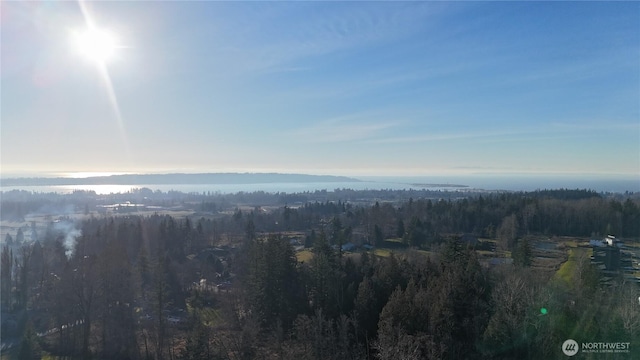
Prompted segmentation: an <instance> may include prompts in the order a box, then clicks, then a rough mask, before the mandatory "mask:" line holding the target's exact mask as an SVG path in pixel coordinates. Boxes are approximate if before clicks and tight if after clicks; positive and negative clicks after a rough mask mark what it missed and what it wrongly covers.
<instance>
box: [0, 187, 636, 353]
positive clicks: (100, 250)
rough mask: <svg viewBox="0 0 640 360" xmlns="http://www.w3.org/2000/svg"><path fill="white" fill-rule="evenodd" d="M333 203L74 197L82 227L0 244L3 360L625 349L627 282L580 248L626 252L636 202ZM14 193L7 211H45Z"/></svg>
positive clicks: (479, 197)
mask: <svg viewBox="0 0 640 360" xmlns="http://www.w3.org/2000/svg"><path fill="white" fill-rule="evenodd" d="M344 194H346V195H349V196H344V197H343V198H342V199H340V198H337V199H336V198H331V199H329V198H325V199H324V200H321V199H319V198H318V196H319V195H318V194H315V195H314V194H299V195H296V196H291V197H289V198H285V199H282V198H280V199H277V200H276V199H275V198H274V196H273V195H267V194H261V195H260V194H259V196H256V198H260V197H261V198H262V199H263V200H265V199H266V201H264V202H265V203H268V205H272V206H270V207H265V206H264V205H265V204H264V203H261V202H260V201H259V200H253V201H252V202H250V204H251V206H242V207H241V206H237V204H238V203H239V201H238V198H237V196H238V195H236V198H223V197H209V196H204V197H202V196H195V195H194V196H192V198H191V199H190V200H188V199H187V200H185V199H184V198H183V199H181V200H179V201H177V203H178V204H181V203H182V204H184V203H185V202H189V201H191V204H192V206H193V207H195V208H196V209H197V211H196V212H194V213H193V214H192V215H190V216H176V215H174V214H167V213H162V212H161V211H159V212H156V213H152V214H146V213H145V214H138V213H135V212H130V213H123V214H107V215H101V214H99V213H97V212H95V211H94V209H95V205H96V203H95V202H91V203H87V201H85V200H84V199H85V198H84V197H82V200H81V201H78V202H77V203H74V206H75V207H76V208H80V209H85V210H84V212H85V214H84V216H83V217H82V219H81V220H78V219H74V218H71V217H65V216H60V217H57V218H52V219H51V220H50V221H49V223H47V224H46V226H45V227H44V229H43V230H42V229H41V230H38V229H37V228H36V227H35V226H34V227H33V228H32V229H30V231H31V234H30V236H29V238H30V240H31V241H25V234H24V232H25V231H27V229H25V230H24V231H23V230H22V229H19V230H18V231H17V233H15V234H14V235H11V234H7V236H6V238H5V242H4V245H3V248H2V255H1V258H0V260H1V264H0V270H1V271H0V276H1V279H0V283H1V289H0V291H1V305H2V341H3V342H4V343H7V344H11V345H10V346H7V350H5V351H3V353H2V359H40V358H59V359H158V360H160V359H172V360H173V359H176V360H178V359H189V360H191V359H229V360H236V359H237V360H240V359H354V360H355V359H514V358H520V359H540V358H544V359H556V358H558V359H561V358H565V357H566V356H565V355H564V354H563V352H562V349H561V346H562V344H563V342H564V341H565V340H567V339H574V340H576V341H578V342H579V343H580V342H615V343H625V344H627V348H626V350H625V351H623V352H621V353H610V354H606V356H608V357H606V358H638V357H640V304H639V303H638V296H639V295H640V287H639V286H638V283H634V282H632V281H628V279H626V278H624V277H622V276H621V275H618V276H612V275H609V277H613V279H612V281H607V282H603V281H602V279H603V274H602V273H601V271H600V270H599V269H598V268H597V267H596V266H594V265H592V264H591V262H590V260H589V257H588V256H587V255H585V254H588V253H589V251H590V250H587V249H586V248H580V244H581V243H584V242H585V241H586V242H587V243H588V240H589V239H590V238H602V237H603V236H606V235H615V236H617V237H618V238H620V239H622V240H624V241H625V244H626V245H627V246H630V247H633V248H637V247H640V200H639V199H637V198H635V197H633V196H622V197H620V196H618V197H615V196H607V195H605V194H599V193H596V192H593V191H587V190H544V191H536V192H527V193H493V194H472V195H470V196H458V197H454V198H451V197H445V196H436V197H432V198H430V197H427V196H420V195H421V194H420V192H412V193H411V194H409V196H406V195H407V194H404V195H402V196H400V195H399V194H398V193H395V195H394V193H393V192H392V193H390V194H391V195H390V197H391V198H389V199H383V198H382V197H380V196H379V195H381V194H377V195H378V196H376V197H375V199H374V200H371V201H369V202H365V201H361V199H363V198H367V197H368V196H369V195H370V194H364V193H361V194H358V193H357V192H354V193H351V192H346V191H345V193H344ZM13 195H14V196H13V197H9V198H8V199H5V200H6V202H4V203H3V204H2V207H3V211H8V212H9V213H10V214H12V216H15V217H16V218H20V217H24V216H25V215H26V214H28V213H29V212H30V211H31V209H33V208H36V207H40V206H41V205H42V201H44V200H38V201H37V202H36V201H35V200H33V199H31V198H30V197H29V196H28V195H25V194H13ZM80 195H81V194H77V196H80ZM137 195H140V194H137ZM143 195H145V196H147V197H149V198H152V197H153V196H156V197H157V198H158V199H157V201H164V204H165V205H167V204H168V203H169V202H172V201H174V200H169V199H167V198H162V196H164V195H162V194H153V193H150V194H149V193H145V194H143ZM20 196H24V198H20ZM243 196H249V197H251V196H252V195H246V194H245V195H243ZM278 196H282V195H278ZM332 196H337V195H335V194H333V195H332ZM351 196H352V197H351ZM256 198H252V199H256ZM368 198H369V199H371V197H368ZM357 199H360V200H357ZM111 200H112V199H111ZM132 200H135V199H132ZM3 201H4V200H3ZM29 201H31V204H30V203H29ZM46 201H49V203H51V204H53V202H51V201H50V200H46ZM279 202H285V204H281V203H280V204H279V205H277V206H274V204H275V203H279ZM20 204H22V205H20ZM172 204H174V203H172ZM246 204H247V203H246V202H245V205H246ZM174 205H175V204H174ZM64 224H66V225H64ZM63 225H64V226H63ZM469 236H471V237H472V238H474V239H476V240H474V241H468V240H466V239H468V238H469ZM542 240H544V241H545V242H546V243H550V244H551V245H553V247H554V249H556V250H554V251H557V253H559V254H561V255H560V257H561V260H560V261H558V262H557V264H556V265H553V266H545V265H543V264H546V263H543V262H542V260H540V256H538V255H539V252H538V251H539V250H537V248H536V247H535V245H536V244H537V242H539V241H542ZM347 245H349V246H347ZM301 254H305V256H302V255H301ZM579 254H581V255H579ZM495 258H504V259H510V261H500V262H498V263H496V264H494V263H492V262H490V261H489V260H488V259H495ZM580 355H581V358H603V355H602V354H599V353H585V354H580Z"/></svg>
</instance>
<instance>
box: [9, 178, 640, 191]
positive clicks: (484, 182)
mask: <svg viewBox="0 0 640 360" xmlns="http://www.w3.org/2000/svg"><path fill="white" fill-rule="evenodd" d="M360 178H361V179H362V180H364V181H361V182H309V183H258V184H167V185H58V186H10V187H1V188H0V189H1V190H2V191H11V190H26V191H32V192H39V193H51V192H55V193H61V194H68V193H72V192H73V191H76V190H84V191H95V192H96V193H97V194H111V193H126V192H129V191H131V190H133V189H139V188H149V189H151V190H153V191H162V192H168V191H179V192H184V193H207V192H211V193H221V194H232V193H237V192H241V191H244V192H255V191H264V192H269V193H277V192H285V193H297V192H306V191H309V192H313V191H316V190H326V191H333V190H335V189H353V190H385V189H388V190H409V189H414V190H418V189H429V190H450V191H456V190H470V189H482V190H508V191H534V190H541V189H560V188H565V189H590V190H595V191H598V192H618V193H624V192H626V191H629V192H640V178H638V177H636V178H634V177H606V176H599V177H578V176H540V175H532V176H524V175H520V176H506V175H504V176H495V175H491V176H489V175H486V176H485V175H473V176H471V175H469V176H420V177H360ZM458 185H464V186H458Z"/></svg>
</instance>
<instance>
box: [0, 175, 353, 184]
mask: <svg viewBox="0 0 640 360" xmlns="http://www.w3.org/2000/svg"><path fill="white" fill-rule="evenodd" d="M360 181H361V180H358V179H355V178H350V177H346V176H333V175H306V174H280V173H202V174H182V173H176V174H124V175H110V176H92V177H86V178H65V177H55V178H47V177H30V178H7V179H1V180H0V184H1V185H2V186H57V185H169V184H189V185H196V184H255V183H266V184H268V183H286V182H289V183H310V182H315V183H318V182H327V183H332V182H360Z"/></svg>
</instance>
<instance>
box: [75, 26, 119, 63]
mask: <svg viewBox="0 0 640 360" xmlns="http://www.w3.org/2000/svg"><path fill="white" fill-rule="evenodd" d="M73 46H74V48H75V50H76V51H77V52H78V53H79V54H80V55H82V56H83V57H85V58H87V59H89V60H91V61H94V62H97V63H100V64H104V63H106V62H108V61H110V60H112V59H113V58H114V56H115V55H116V50H117V49H118V43H117V39H116V37H115V35H114V34H113V33H111V32H110V31H107V30H104V29H97V28H89V29H86V30H83V31H76V32H74V34H73Z"/></svg>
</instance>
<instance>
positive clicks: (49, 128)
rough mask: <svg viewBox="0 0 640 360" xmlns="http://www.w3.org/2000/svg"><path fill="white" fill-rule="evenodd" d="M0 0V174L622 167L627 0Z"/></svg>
mask: <svg viewBox="0 0 640 360" xmlns="http://www.w3.org/2000/svg"><path fill="white" fill-rule="evenodd" d="M0 6H1V7H2V9H1V10H2V12H1V14H2V15H1V16H2V18H1V30H2V33H1V40H2V41H1V44H2V48H1V50H2V57H1V60H2V66H1V70H2V71H1V76H2V78H1V81H2V83H1V86H2V87H1V90H2V92H1V100H2V107H1V115H2V117H1V123H0V125H1V127H0V130H1V132H0V136H1V139H0V140H1V143H0V146H1V162H2V163H1V165H2V169H1V170H2V175H3V176H7V175H24V174H28V175H38V174H39V175H47V174H63V173H67V172H107V173H110V172H115V173H117V172H135V173H139V172H219V171H240V172H266V171H268V172H271V171H277V172H295V173H312V174H337V175H352V176H357V175H396V176H397V175H430V174H438V175H442V174H456V175H464V174H478V173H483V174H565V175H566V174H570V175H602V174H612V175H615V176H623V177H636V178H637V177H638V175H639V174H640V100H639V99H640V15H639V14H640V3H637V2H531V3H526V2H525V3H522V2H518V3H512V2H462V3H454V2H134V1H123V2H92V3H87V4H86V9H87V12H86V14H88V16H90V17H91V19H92V21H93V22H94V23H95V24H96V26H99V27H102V28H104V29H108V30H110V31H111V32H112V33H113V34H115V35H116V36H117V39H118V44H119V46H120V48H118V49H117V53H116V58H115V59H113V60H112V61H109V62H108V63H106V65H105V69H106V73H105V72H103V71H101V70H100V68H99V66H97V65H96V64H95V63H91V62H89V61H86V59H81V58H79V56H78V55H77V54H76V53H75V52H74V51H73V50H74V49H73V48H72V46H71V45H70V44H71V42H70V40H69V37H70V35H69V34H70V32H71V31H73V30H74V29H81V28H83V27H84V26H85V25H84V24H85V18H84V17H83V13H82V11H81V10H80V6H79V5H78V3H75V2H55V1H44V2H38V3H23V2H2V3H1V4H0ZM105 75H106V76H105Z"/></svg>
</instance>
